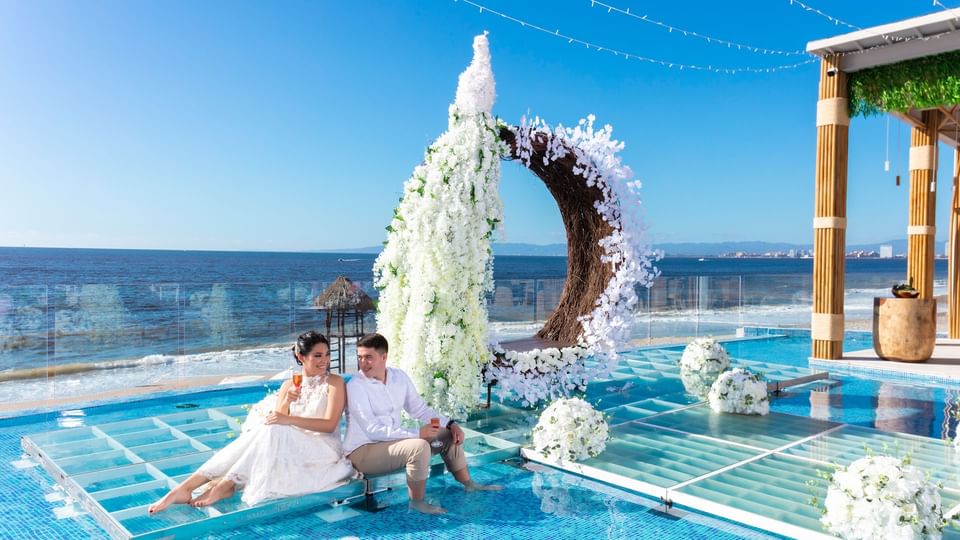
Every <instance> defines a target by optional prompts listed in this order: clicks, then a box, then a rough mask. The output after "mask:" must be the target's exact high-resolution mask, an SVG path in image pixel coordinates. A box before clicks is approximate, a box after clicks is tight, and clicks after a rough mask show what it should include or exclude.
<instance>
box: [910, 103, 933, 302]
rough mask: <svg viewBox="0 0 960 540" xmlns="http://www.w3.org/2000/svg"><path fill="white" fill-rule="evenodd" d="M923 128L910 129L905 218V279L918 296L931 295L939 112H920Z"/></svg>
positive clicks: (928, 296) (927, 296) (930, 296)
mask: <svg viewBox="0 0 960 540" xmlns="http://www.w3.org/2000/svg"><path fill="white" fill-rule="evenodd" d="M922 114H923V127H914V128H913V129H912V130H911V132H910V165H909V168H910V219H909V220H908V221H907V224H908V227H907V238H908V240H907V278H908V279H911V280H913V286H914V287H916V288H917V290H918V291H920V298H933V254H934V251H933V249H934V248H933V241H934V235H935V234H936V229H935V227H934V225H935V217H936V211H937V205H936V199H937V194H936V180H937V132H938V131H939V130H940V121H941V114H940V111H938V110H930V111H923V113H922Z"/></svg>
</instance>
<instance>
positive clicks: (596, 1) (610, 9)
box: [590, 0, 807, 56]
mask: <svg viewBox="0 0 960 540" xmlns="http://www.w3.org/2000/svg"><path fill="white" fill-rule="evenodd" d="M597 6H600V7H602V8H606V9H607V13H619V14H620V15H626V16H628V17H632V18H634V19H636V20H638V21H641V22H645V23H648V24H652V25H655V26H659V27H660V28H662V29H664V30H667V31H668V32H670V33H673V32H677V33H681V34H683V36H684V37H692V38H697V39H701V40H704V41H706V42H707V43H710V44H714V45H721V46H725V47H727V48H729V49H733V48H736V49H737V50H738V51H749V52H753V53H759V54H776V55H782V56H806V55H807V52H806V51H799V50H797V51H781V50H777V49H767V48H765V47H755V46H753V45H747V44H744V43H737V42H735V41H728V40H725V39H720V38H716V37H713V36H708V35H705V34H701V33H699V32H695V31H693V30H687V29H685V28H680V27H678V26H673V25H670V24H667V23H665V22H663V21H658V20H656V19H653V18H651V17H650V16H648V15H640V14H637V13H633V12H631V11H630V8H627V9H621V8H618V7H616V6H613V5H611V4H607V3H605V2H601V1H600V0H590V7H597Z"/></svg>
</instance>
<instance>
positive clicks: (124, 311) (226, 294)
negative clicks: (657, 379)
mask: <svg viewBox="0 0 960 540" xmlns="http://www.w3.org/2000/svg"><path fill="white" fill-rule="evenodd" d="M895 279H896V277H895V276H890V277H887V276H877V275H873V274H871V275H870V276H867V277H864V278H858V277H857V276H848V278H847V288H846V290H847V293H846V300H847V305H846V313H847V321H848V328H850V326H851V324H852V323H851V321H855V320H856V319H861V320H868V319H869V318H870V317H871V314H872V301H873V300H872V299H873V297H874V296H879V295H886V294H887V291H888V290H889V289H888V288H889V286H890V283H891V282H892V281H894V280H895ZM355 283H356V284H357V285H359V286H360V287H361V288H362V289H363V290H364V291H365V292H366V293H367V294H369V295H370V296H371V297H373V298H376V296H377V291H376V289H375V288H374V287H373V284H372V283H371V282H369V281H362V280H357V281H355ZM329 286H330V283H328V282H319V281H317V282H292V283H214V284H183V283H155V284H142V285H109V284H92V285H51V286H8V287H0V404H2V403H4V402H10V401H11V400H12V401H18V400H20V401H31V398H37V399H51V398H56V397H59V396H63V395H67V394H71V393H74V394H76V393H78V392H87V391H89V392H87V393H90V392H98V391H104V390H107V389H118V388H123V387H126V386H143V385H149V384H159V383H162V382H166V381H169V380H171V379H185V378H203V377H214V376H223V375H230V374H237V375H240V374H258V373H275V372H276V371H277V370H278V369H285V368H287V367H290V366H291V365H292V356H291V354H290V351H289V346H290V343H291V342H292V340H293V338H294V336H296V335H298V334H299V333H301V332H303V331H305V330H308V329H316V330H319V331H321V332H324V333H328V334H330V333H334V334H336V333H337V331H336V330H337V328H338V326H337V321H336V320H333V319H330V318H329V317H328V312H326V311H324V310H321V309H316V308H314V307H313V300H314V298H316V297H317V296H318V295H320V294H321V293H322V292H323V291H324V290H326V288H327V287H329ZM563 286H564V280H563V279H511V280H497V281H496V283H495V286H494V288H493V291H492V292H491V293H489V294H488V295H487V308H488V312H489V318H490V321H491V326H492V328H493V329H494V331H495V332H496V333H497V334H498V335H499V336H500V338H501V339H510V338H519V337H528V336H531V335H533V334H534V333H536V331H537V330H539V329H540V327H541V326H542V324H543V322H544V321H545V320H546V319H547V318H549V317H550V315H551V314H552V313H553V310H554V309H555V308H556V306H557V303H558V302H559V300H560V296H561V293H562V291H563ZM935 292H936V293H937V294H942V293H943V292H945V284H944V283H943V281H938V282H937V289H936V291H935ZM638 296H639V302H638V305H637V308H636V313H635V316H636V324H635V328H634V334H633V343H634V344H636V345H644V344H648V343H658V342H665V341H674V342H683V341H686V340H687V339H689V337H691V336H698V335H716V336H723V335H733V334H735V333H736V331H737V328H740V327H743V326H775V327H776V326H784V327H808V326H809V321H810V313H811V304H812V300H811V299H812V282H811V278H810V277H809V276H804V275H798V274H789V275H743V276H739V275H731V276H724V275H710V276H661V277H660V278H658V279H657V280H656V282H655V284H654V285H653V286H652V287H650V288H649V289H647V288H639V289H638ZM361 323H362V330H360V324H361ZM375 327H376V320H375V316H374V314H373V313H370V312H368V313H366V314H365V315H364V316H363V317H362V318H361V319H360V320H359V321H353V320H350V319H348V323H347V328H345V329H342V330H341V333H346V334H353V333H358V332H362V331H367V332H369V331H373V330H374V329H375ZM864 328H865V329H869V325H866V326H864ZM349 343H350V340H346V341H345V342H344V347H343V348H342V350H341V348H340V347H338V346H337V345H338V341H337V340H334V344H335V347H334V351H333V356H334V357H335V358H338V357H342V358H343V359H344V361H343V364H344V365H343V367H344V368H346V369H348V370H349V368H351V365H352V364H354V360H353V357H354V352H353V350H352V348H351V347H350V345H349ZM338 367H339V366H338ZM120 368H122V369H120ZM38 379H39V380H44V381H46V382H48V385H47V386H46V387H45V388H34V389H33V391H31V390H30V386H29V385H27V384H24V382H25V381H37V380H38ZM94 380H96V381H97V382H96V383H95V384H94V383H91V381H94Z"/></svg>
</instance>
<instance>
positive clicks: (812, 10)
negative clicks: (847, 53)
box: [790, 0, 863, 30]
mask: <svg viewBox="0 0 960 540" xmlns="http://www.w3.org/2000/svg"><path fill="white" fill-rule="evenodd" d="M790 5H791V6H797V7H800V8H803V9H804V10H805V11H809V12H810V13H814V14H816V15H819V16H821V17H823V18H825V19H827V20H828V21H830V22H832V23H833V24H835V25H837V26H840V25H843V26H846V27H847V28H852V29H854V30H863V28H860V27H859V26H855V25H852V24H850V23H848V22H846V21H843V20H840V19H838V18H836V17H833V16H831V15H827V14H826V13H824V12H822V11H820V10H819V9H817V8H815V7H813V6H808V5H807V4H804V3H803V2H801V1H800V0H790Z"/></svg>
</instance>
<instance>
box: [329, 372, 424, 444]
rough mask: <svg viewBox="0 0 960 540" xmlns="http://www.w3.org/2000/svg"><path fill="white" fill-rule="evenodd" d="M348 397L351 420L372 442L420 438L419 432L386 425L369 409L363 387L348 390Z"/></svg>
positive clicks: (368, 399)
mask: <svg viewBox="0 0 960 540" xmlns="http://www.w3.org/2000/svg"><path fill="white" fill-rule="evenodd" d="M348 391H349V392H350V396H349V398H348V399H347V410H348V411H349V412H350V416H351V417H352V418H356V419H357V422H356V425H358V426H359V427H361V428H362V429H363V432H364V433H366V435H367V438H368V439H370V440H371V441H374V442H383V441H395V440H398V439H411V438H414V439H415V438H417V437H419V436H420V432H419V431H415V430H412V429H405V428H403V427H402V426H393V425H388V424H386V423H384V422H383V420H381V418H380V417H379V416H377V415H376V414H374V412H373V409H372V408H371V407H370V396H369V394H367V392H366V389H365V388H363V385H357V387H356V388H349V390H348Z"/></svg>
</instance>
